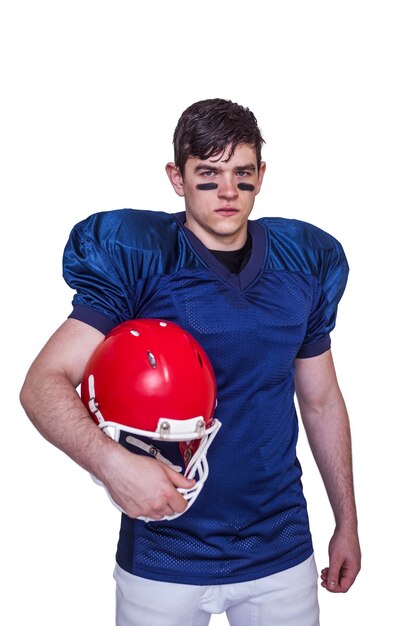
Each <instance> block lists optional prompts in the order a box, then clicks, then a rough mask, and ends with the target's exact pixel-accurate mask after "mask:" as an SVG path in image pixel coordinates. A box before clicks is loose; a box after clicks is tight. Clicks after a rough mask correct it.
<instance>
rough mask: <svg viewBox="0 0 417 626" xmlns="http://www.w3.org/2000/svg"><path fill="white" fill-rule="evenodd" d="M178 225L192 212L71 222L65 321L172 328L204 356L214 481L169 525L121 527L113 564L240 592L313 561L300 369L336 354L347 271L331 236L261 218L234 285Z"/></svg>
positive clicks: (129, 523) (126, 523)
mask: <svg viewBox="0 0 417 626" xmlns="http://www.w3.org/2000/svg"><path fill="white" fill-rule="evenodd" d="M184 221H185V214H184V213H180V214H176V215H173V214H168V213H162V212H153V211H134V210H130V209H125V210H121V211H111V212H104V213H98V214H96V215H93V216H91V217H89V218H88V219H86V220H85V221H83V222H81V223H80V224H77V225H76V226H75V227H74V229H73V231H72V233H71V236H70V239H69V242H68V244H67V247H66V249H65V253H64V276H65V279H66V281H67V282H68V284H69V285H70V286H71V287H72V288H74V289H75V290H76V292H77V293H76V295H75V297H74V300H73V307H74V308H73V312H72V313H71V316H70V317H73V318H75V319H78V320H81V321H83V322H86V323H88V324H91V325H92V326H94V327H96V328H97V329H99V330H101V331H102V332H103V333H107V332H108V331H109V330H110V329H111V328H113V327H114V326H116V325H117V324H119V323H121V322H123V321H126V320H128V319H133V318H141V317H144V318H162V319H167V320H171V321H173V322H176V323H177V324H179V325H180V326H182V327H183V328H184V329H185V330H187V331H188V332H189V333H191V334H192V335H193V336H194V337H195V338H196V340H197V341H198V342H200V344H201V345H202V346H203V348H204V349H205V350H206V352H207V354H208V356H209V358H210V360H211V362H212V365H213V368H214V372H215V375H216V380H217V386H218V407H217V409H216V413H215V417H217V418H218V419H219V420H220V421H221V422H222V428H221V430H220V432H219V434H218V436H217V437H216V439H215V441H214V442H213V444H212V446H211V447H210V450H209V452H208V462H209V468H210V474H209V477H208V479H207V482H206V483H205V485H204V488H203V490H202V491H201V493H200V495H199V497H198V498H197V500H196V501H195V503H194V504H193V506H192V507H191V508H190V509H189V511H187V512H186V513H185V514H184V515H182V516H180V517H178V518H177V519H175V520H171V521H164V522H150V523H145V522H142V521H139V520H133V519H130V518H128V517H127V516H126V515H122V522H121V530H120V538H119V543H118V548H117V556H116V559H117V562H118V563H119V565H120V566H121V567H122V568H123V569H125V570H127V571H128V572H131V573H133V574H136V575H139V576H143V577H145V578H150V579H154V580H160V581H168V582H176V583H188V584H202V585H211V584H221V583H229V582H241V581H246V580H251V579H255V578H260V577H263V576H267V575H270V574H273V573H276V572H278V571H281V570H284V569H287V568H289V567H293V566H294V565H297V564H299V563H301V562H302V561H304V560H305V559H306V558H308V556H310V555H311V553H312V550H313V548H312V541H311V535H310V530H309V523H308V516H307V510H306V502H305V499H304V496H303V492H302V485H301V473H302V472H301V467H300V464H299V462H298V459H297V456H296V443H297V437H298V421H297V415H296V411H295V406H294V360H295V359H296V358H308V357H312V356H317V355H319V354H321V353H323V352H324V351H326V350H328V349H329V347H330V337H329V333H330V332H331V330H332V329H333V327H334V324H335V318H336V309H337V304H338V302H339V299H340V298H341V296H342V293H343V291H344V288H345V285H346V280H347V274H348V265H347V262H346V258H345V255H344V253H343V250H342V247H341V245H340V244H339V243H338V242H337V241H336V240H335V239H334V238H333V237H331V236H330V235H328V234H327V233H325V232H324V231H322V230H320V229H318V228H316V227H314V226H312V225H310V224H306V223H304V222H300V221H297V220H286V219H281V218H263V219H259V220H254V221H249V224H248V228H249V231H250V233H251V236H252V252H251V256H250V259H249V261H248V262H247V264H246V265H245V267H244V269H243V270H242V271H241V272H240V273H239V274H232V273H230V272H229V271H228V270H227V269H226V268H225V266H224V265H222V264H221V263H220V262H219V261H218V260H217V259H216V258H215V257H214V255H213V254H211V253H210V251H209V250H207V249H206V248H205V247H204V245H203V244H202V243H201V242H200V241H199V239H197V238H196V237H195V235H193V233H191V232H190V231H189V230H188V229H186V228H185V227H184ZM158 445H159V444H158ZM166 445H172V444H166ZM166 455H167V456H169V454H168V453H167V454H166ZM170 458H171V459H172V454H171V456H170ZM174 462H176V463H178V464H179V465H180V464H181V463H180V458H178V459H176V460H174Z"/></svg>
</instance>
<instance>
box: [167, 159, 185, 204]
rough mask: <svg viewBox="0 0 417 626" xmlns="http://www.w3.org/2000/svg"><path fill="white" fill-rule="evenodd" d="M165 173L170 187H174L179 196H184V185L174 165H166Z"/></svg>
mask: <svg viewBox="0 0 417 626" xmlns="http://www.w3.org/2000/svg"><path fill="white" fill-rule="evenodd" d="M165 171H166V173H167V176H168V178H169V180H170V183H171V185H172V186H173V187H174V191H175V193H176V194H178V195H179V196H184V183H183V180H182V176H181V173H180V171H179V169H178V167H177V166H176V165H175V163H167V164H166V167H165Z"/></svg>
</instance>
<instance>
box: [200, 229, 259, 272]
mask: <svg viewBox="0 0 417 626" xmlns="http://www.w3.org/2000/svg"><path fill="white" fill-rule="evenodd" d="M210 252H211V253H212V254H213V255H214V256H215V257H216V259H217V260H218V261H220V263H222V264H223V265H224V266H225V267H227V269H228V270H229V272H231V273H232V274H239V272H241V271H242V270H243V268H244V267H245V265H246V264H247V262H248V261H249V258H250V254H251V252H252V237H251V235H250V233H249V232H248V236H247V238H246V242H245V245H244V246H243V248H240V250H210Z"/></svg>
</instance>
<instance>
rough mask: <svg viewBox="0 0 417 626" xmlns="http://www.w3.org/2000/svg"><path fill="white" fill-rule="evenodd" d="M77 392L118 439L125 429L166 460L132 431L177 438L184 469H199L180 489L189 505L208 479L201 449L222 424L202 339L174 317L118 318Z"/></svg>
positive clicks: (141, 445) (190, 471)
mask: <svg viewBox="0 0 417 626" xmlns="http://www.w3.org/2000/svg"><path fill="white" fill-rule="evenodd" d="M81 398H82V400H83V402H84V404H85V405H86V406H87V408H88V410H89V412H90V415H91V416H92V418H93V419H94V420H95V421H96V422H97V424H98V425H99V426H100V428H103V429H104V430H105V431H106V432H107V433H108V434H109V428H110V429H111V430H113V431H114V438H115V439H116V441H118V440H119V437H120V432H121V431H124V432H127V433H130V436H128V437H127V438H126V441H127V442H128V443H130V444H132V445H134V446H136V447H138V448H140V449H142V450H144V451H146V452H148V453H149V454H151V455H152V456H154V457H156V458H158V459H159V460H162V461H165V462H166V463H168V464H169V465H171V466H172V464H171V462H170V461H169V460H168V459H166V458H164V457H163V456H162V454H161V453H160V451H159V450H158V449H157V447H155V446H154V445H151V446H150V445H148V444H146V443H145V442H143V441H141V440H140V439H137V438H136V437H135V436H134V435H139V436H142V437H143V436H145V437H149V438H151V439H154V440H163V441H177V442H180V444H179V445H180V450H181V454H182V457H183V460H184V465H185V466H186V468H187V469H186V472H185V475H186V476H187V477H188V478H194V477H195V475H196V474H197V473H198V481H197V483H196V484H195V485H194V487H193V488H192V489H191V490H188V491H187V492H184V497H185V498H186V499H188V500H189V505H188V507H187V508H189V506H191V504H192V502H193V501H194V500H195V498H196V497H197V495H198V493H199V492H200V490H201V488H202V486H203V483H204V481H205V479H206V478H207V475H208V464H207V460H206V456H205V455H206V452H207V449H208V446H209V445H210V443H211V441H212V440H213V438H214V435H215V434H216V433H217V431H218V429H219V427H220V422H219V421H218V420H216V419H214V418H213V414H214V409H215V407H216V380H215V377H214V372H213V368H212V366H211V363H210V361H209V358H208V356H207V354H206V353H205V352H204V350H203V348H202V347H201V346H200V344H199V343H198V342H197V341H196V340H195V339H194V338H193V337H192V336H191V335H190V334H189V333H187V332H186V331H185V330H183V329H182V328H180V327H179V326H178V325H177V324H174V323H173V322H169V321H164V320H158V319H139V320H131V321H128V322H124V323H123V324H120V325H119V326H116V327H115V328H114V329H113V330H112V331H110V333H109V334H108V335H106V337H105V338H104V341H103V342H102V343H101V344H99V345H98V347H97V348H96V350H95V351H94V352H93V354H92V355H91V357H90V359H89V360H88V362H87V365H86V368H85V371H84V376H83V380H82V383H81ZM177 469H180V468H177ZM182 492H183V490H182ZM188 492H190V493H188ZM173 517H177V515H175V516H171V517H170V518H167V519H172V518H173Z"/></svg>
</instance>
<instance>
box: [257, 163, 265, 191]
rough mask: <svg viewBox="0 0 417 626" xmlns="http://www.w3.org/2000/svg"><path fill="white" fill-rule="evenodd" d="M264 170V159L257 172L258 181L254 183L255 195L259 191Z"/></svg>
mask: <svg viewBox="0 0 417 626" xmlns="http://www.w3.org/2000/svg"><path fill="white" fill-rule="evenodd" d="M265 170H266V163H265V161H261V166H260V168H259V174H258V182H257V183H256V185H255V196H256V195H258V193H259V192H260V191H261V187H262V181H263V179H264V175H265Z"/></svg>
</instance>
